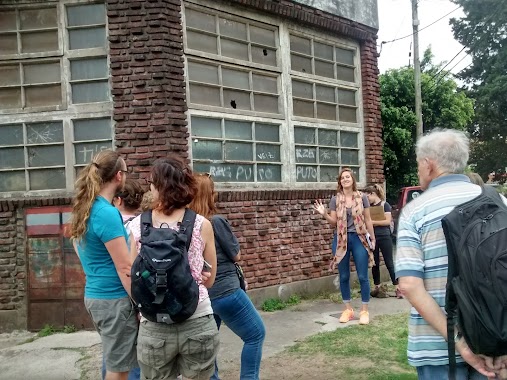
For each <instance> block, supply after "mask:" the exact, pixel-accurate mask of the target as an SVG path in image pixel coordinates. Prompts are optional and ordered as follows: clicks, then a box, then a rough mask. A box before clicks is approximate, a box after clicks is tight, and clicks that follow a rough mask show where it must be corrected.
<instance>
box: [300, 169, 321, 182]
mask: <svg viewBox="0 0 507 380" xmlns="http://www.w3.org/2000/svg"><path fill="white" fill-rule="evenodd" d="M296 181H297V182H317V167H316V166H300V165H296Z"/></svg>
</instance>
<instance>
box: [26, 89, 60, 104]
mask: <svg viewBox="0 0 507 380" xmlns="http://www.w3.org/2000/svg"><path fill="white" fill-rule="evenodd" d="M25 103H26V107H41V106H55V105H60V104H62V88H61V85H60V84H56V85H50V86H34V87H25Z"/></svg>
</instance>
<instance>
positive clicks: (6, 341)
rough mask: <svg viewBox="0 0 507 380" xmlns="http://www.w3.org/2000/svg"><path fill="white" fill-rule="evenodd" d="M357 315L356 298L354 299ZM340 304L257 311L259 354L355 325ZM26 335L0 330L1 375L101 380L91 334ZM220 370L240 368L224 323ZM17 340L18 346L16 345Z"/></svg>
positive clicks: (388, 308) (383, 307)
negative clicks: (261, 335) (262, 335)
mask: <svg viewBox="0 0 507 380" xmlns="http://www.w3.org/2000/svg"><path fill="white" fill-rule="evenodd" d="M352 306H353V307H354V309H355V310H356V314H358V311H359V309H360V307H361V301H360V300H353V301H352ZM342 310H343V305H338V304H335V303H332V302H331V301H327V300H316V301H304V302H302V303H301V304H299V305H296V306H293V307H291V308H289V309H286V310H282V311H277V312H273V313H266V312H261V315H262V318H263V319H264V323H265V325H266V340H265V342H264V350H263V358H268V357H272V356H275V355H276V354H278V353H280V352H282V351H284V350H285V349H286V348H287V347H289V346H291V345H293V344H295V343H296V342H297V341H300V340H303V339H304V338H306V337H308V336H310V335H314V334H317V333H319V332H324V331H332V330H334V329H336V328H342V327H345V326H350V325H351V324H357V323H358V321H357V320H354V321H351V322H349V323H347V324H340V323H339V321H338V318H339V316H340V312H341V311H342ZM409 310H410V306H409V304H408V302H407V301H405V300H399V299H396V298H385V299H377V298H372V299H371V303H370V319H373V318H375V317H376V316H378V315H383V314H396V313H401V312H408V311H409ZM31 336H34V334H30V333H17V334H0V378H2V379H20V380H21V379H30V380H83V379H88V380H100V365H101V355H102V354H101V348H100V339H99V336H98V334H97V333H96V332H92V331H80V332H76V333H72V334H55V335H52V336H49V337H45V338H39V339H36V340H35V341H33V342H29V343H22V342H25V341H26V340H27V339H28V338H30V337H31ZM220 340H221V346H220V352H219V356H218V358H219V367H220V370H221V371H222V370H227V369H231V368H235V367H239V362H240V355H241V347H242V342H241V340H240V339H239V338H238V337H237V336H235V335H234V334H233V333H232V332H231V331H230V330H229V329H228V328H227V327H226V326H223V327H222V328H221V330H220ZM19 343H22V344H19Z"/></svg>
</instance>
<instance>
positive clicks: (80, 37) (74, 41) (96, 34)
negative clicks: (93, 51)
mask: <svg viewBox="0 0 507 380" xmlns="http://www.w3.org/2000/svg"><path fill="white" fill-rule="evenodd" d="M69 47H70V49H71V50H75V49H89V48H95V47H106V28H105V27H103V26H99V27H97V28H86V29H75V30H69Z"/></svg>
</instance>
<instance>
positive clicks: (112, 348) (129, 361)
mask: <svg viewBox="0 0 507 380" xmlns="http://www.w3.org/2000/svg"><path fill="white" fill-rule="evenodd" d="M126 173H127V166H126V164H125V161H124V160H123V159H122V158H121V157H120V156H119V154H118V153H116V152H113V151H112V150H105V151H102V152H100V153H98V154H97V155H96V156H95V157H94V158H93V160H92V162H91V163H90V164H88V165H87V166H86V167H84V168H83V169H82V170H81V172H80V173H79V176H78V179H77V181H76V184H75V193H76V195H75V197H74V203H73V208H72V217H71V222H70V235H71V239H72V241H73V243H74V247H75V249H76V252H77V254H78V256H79V258H80V260H81V264H82V266H83V270H84V272H85V275H86V284H85V291H84V303H85V307H86V309H87V311H88V313H89V314H90V316H91V318H92V320H93V323H94V325H95V328H96V329H97V332H98V333H99V335H100V338H101V341H102V350H103V354H104V358H105V361H106V370H107V372H106V376H105V378H106V379H107V380H124V379H127V376H128V373H129V371H130V370H131V369H133V368H135V367H137V359H136V349H135V341H136V336H137V317H136V313H135V311H134V308H133V307H132V304H131V302H130V298H129V295H130V268H131V261H130V258H129V250H128V246H127V241H128V235H127V232H126V230H125V227H124V226H123V220H122V217H121V214H120V212H119V211H118V209H116V208H115V207H114V206H113V205H112V204H111V203H112V201H113V198H114V196H115V194H116V193H117V192H118V191H121V189H122V188H123V186H124V185H125V179H126Z"/></svg>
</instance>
